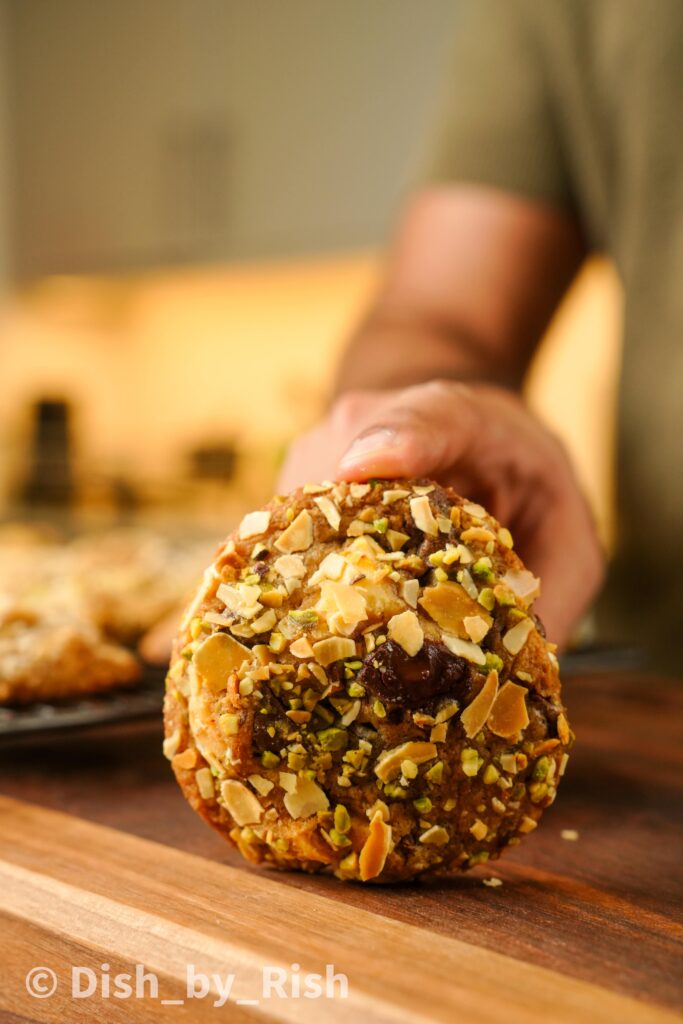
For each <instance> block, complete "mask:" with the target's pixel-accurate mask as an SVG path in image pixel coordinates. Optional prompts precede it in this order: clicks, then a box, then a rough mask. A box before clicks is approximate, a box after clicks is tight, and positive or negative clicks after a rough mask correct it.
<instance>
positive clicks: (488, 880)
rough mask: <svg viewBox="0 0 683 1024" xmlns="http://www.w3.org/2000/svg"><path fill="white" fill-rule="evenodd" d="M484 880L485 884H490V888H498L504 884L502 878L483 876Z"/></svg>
mask: <svg viewBox="0 0 683 1024" xmlns="http://www.w3.org/2000/svg"><path fill="white" fill-rule="evenodd" d="M482 881H483V883H484V885H488V887H489V889H497V888H498V886H500V885H502V884H503V879H502V878H483V879H482Z"/></svg>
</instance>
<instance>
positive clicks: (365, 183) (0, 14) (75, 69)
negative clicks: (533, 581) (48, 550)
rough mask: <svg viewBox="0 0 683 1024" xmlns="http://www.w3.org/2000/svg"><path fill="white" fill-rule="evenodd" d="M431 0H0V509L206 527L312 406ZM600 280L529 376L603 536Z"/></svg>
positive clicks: (417, 62)
mask: <svg viewBox="0 0 683 1024" xmlns="http://www.w3.org/2000/svg"><path fill="white" fill-rule="evenodd" d="M456 7H457V0H344V2H343V3H324V2H321V0H288V2H287V3H282V2H280V3H277V2H274V0H116V2H110V0H0V76H1V79H0V294H1V299H0V353H1V356H0V358H1V363H0V370H1V373H0V520H9V519H15V518H17V517H18V516H23V517H26V516H30V517H40V516H44V515H45V514H46V512H45V510H46V509H47V510H48V511H49V510H52V511H55V510H56V512H57V515H58V517H59V516H64V515H65V513H66V512H67V511H68V514H69V516H70V517H71V519H72V520H73V521H75V522H77V523H83V524H86V525H90V524H92V523H95V524H97V523H99V522H109V521H112V522H117V521H122V520H128V519H131V518H133V519H135V520H136V521H146V522H154V523H164V522H167V521H171V520H172V519H176V520H177V521H179V522H181V521H182V522H188V521H191V522H192V523H194V524H196V527H197V529H198V530H199V529H201V530H205V531H207V532H210V533H211V532H214V531H215V532H216V533H218V534H219V533H222V532H224V531H225V529H227V528H228V526H230V525H231V524H232V522H233V521H234V519H235V518H236V517H237V516H238V515H239V514H241V512H242V511H244V510H245V509H246V508H247V507H248V506H254V505H257V504H259V503H260V502H262V501H263V500H266V499H267V498H268V497H269V494H270V492H271V490H272V488H273V486H274V480H275V476H276V472H277V465H278V461H279V459H280V458H281V455H282V452H283V451H284V448H285V446H286V444H287V441H288V439H289V438H291V437H292V436H293V435H295V434H296V433H297V432H299V431H301V430H302V429H304V428H305V427H307V426H308V425H309V424H310V423H312V422H313V421H314V420H315V418H316V417H317V416H318V415H319V414H320V413H321V411H322V410H323V409H324V407H325V404H326V400H327V395H328V392H329V387H330V381H331V378H332V374H333V370H334V365H335V361H336V360H337V358H338V355H339V352H340V349H341V347H342V346H343V344H344V340H345V337H346V335H347V334H348V332H349V330H350V329H351V327H352V326H353V324H354V322H355V320H356V318H357V317H358V315H359V313H360V311H361V309H362V308H363V306H364V304H365V302H366V300H367V298H368V296H369V294H370V292H371V291H372V288H373V285H374V283H375V282H376V280H377V278H378V274H379V271H380V267H381V261H382V248H383V245H384V244H385V241H386V239H387V234H388V231H389V229H390V225H391V221H392V216H393V215H394V213H395V211H396V209H397V207H398V205H399V203H400V201H401V197H402V195H403V194H404V192H405V191H406V189H407V188H408V186H409V185H410V183H411V182H413V181H415V180H416V179H417V178H418V177H419V173H420V167H421V165H422V164H423V161H424V160H425V159H426V157H427V155H428V153H429V147H430V143H431V140H432V139H433V138H434V136H435V133H436V129H437V125H438V123H439V110H440V105H441V96H442V92H443V87H444V84H445V73H446V68H447V62H448V54H449V46H450V42H451V40H452V34H453V23H454V20H455V13H456ZM620 313H621V296H620V293H619V287H618V285H617V282H616V278H615V275H614V272H613V270H612V268H611V267H610V266H609V265H607V264H606V263H603V262H600V261H593V262H591V263H590V264H589V265H588V266H587V267H586V269H585V272H584V273H583V274H582V275H581V277H580V279H579V281H578V282H577V284H576V286H575V287H574V288H573V290H572V292H571V294H570V295H569V297H568V299H567V301H566V302H565V303H564V305H563V307H562V309H561V310H560V312H559V314H558V316H557V317H556V320H555V322H554V323H553V325H552V327H551V329H550V331H549V333H548V337H547V339H546V341H545V343H544V345H543V347H542V349H541V351H540V353H539V355H538V357H537V359H536V361H535V364H534V367H533V369H532V372H531V374H530V376H529V381H528V385H527V386H528V390H529V396H530V400H531V402H532V404H533V406H534V407H535V408H536V409H537V411H538V412H539V414H540V415H541V416H542V417H544V418H545V419H546V420H547V421H548V422H549V423H550V424H551V425H552V426H553V428H554V429H555V430H556V431H557V432H558V433H559V434H560V435H561V436H562V437H563V438H564V439H565V441H566V443H567V444H568V445H569V447H570V449H571V451H572V453H573V455H574V458H575V461H576V464H577V466H578V470H579V473H580V475H581V478H582V480H583V483H584V485H585V487H586V490H587V492H588V494H589V496H590V499H591V502H592V504H593V506H594V508H595V511H596V514H597V517H598V520H599V523H600V528H601V530H602V533H603V537H604V538H605V540H606V541H607V542H608V543H609V541H610V538H611V524H612V469H611V467H612V427H611V425H612V421H613V408H614V400H615V381H616V373H617V365H618V360H619V334H620V331H619V325H620Z"/></svg>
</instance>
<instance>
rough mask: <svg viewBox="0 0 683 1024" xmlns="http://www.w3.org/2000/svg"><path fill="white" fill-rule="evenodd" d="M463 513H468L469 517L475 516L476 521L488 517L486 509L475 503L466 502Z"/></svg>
mask: <svg viewBox="0 0 683 1024" xmlns="http://www.w3.org/2000/svg"><path fill="white" fill-rule="evenodd" d="M462 510H463V512H467V514H468V515H470V516H474V518H475V519H484V517H485V516H486V509H485V508H484V507H483V505H477V504H476V503H475V502H474V501H466V502H465V503H464V505H463V506H462Z"/></svg>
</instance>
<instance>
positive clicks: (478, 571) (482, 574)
mask: <svg viewBox="0 0 683 1024" xmlns="http://www.w3.org/2000/svg"><path fill="white" fill-rule="evenodd" d="M472 573H473V575H474V576H477V577H478V579H480V580H485V581H486V583H493V581H494V580H495V578H496V576H495V573H494V572H493V569H492V568H491V559H490V558H489V557H488V556H487V555H484V557H483V558H478V559H477V561H476V562H474V563H473V565H472Z"/></svg>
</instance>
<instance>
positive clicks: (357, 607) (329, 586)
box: [315, 580, 368, 636]
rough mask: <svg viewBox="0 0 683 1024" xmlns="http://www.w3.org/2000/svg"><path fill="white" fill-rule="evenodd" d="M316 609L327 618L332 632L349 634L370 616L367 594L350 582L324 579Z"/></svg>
mask: <svg viewBox="0 0 683 1024" xmlns="http://www.w3.org/2000/svg"><path fill="white" fill-rule="evenodd" d="M315 610H316V611H317V612H320V613H321V614H322V615H324V616H325V618H326V619H327V625H328V627H329V629H330V631H331V632H333V633H341V634H342V635H343V636H348V635H349V634H350V633H353V631H354V630H355V629H356V627H357V626H358V625H359V623H361V622H364V621H365V619H367V617H368V608H367V602H366V600H365V595H364V594H363V593H362V591H360V590H359V589H358V588H357V587H354V586H352V585H351V584H350V583H338V582H336V581H334V580H324V581H323V582H322V583H321V585H320V600H319V601H318V603H317V604H316V605H315Z"/></svg>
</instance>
